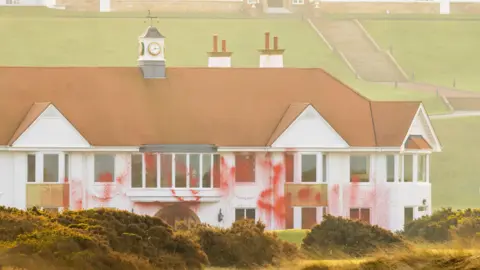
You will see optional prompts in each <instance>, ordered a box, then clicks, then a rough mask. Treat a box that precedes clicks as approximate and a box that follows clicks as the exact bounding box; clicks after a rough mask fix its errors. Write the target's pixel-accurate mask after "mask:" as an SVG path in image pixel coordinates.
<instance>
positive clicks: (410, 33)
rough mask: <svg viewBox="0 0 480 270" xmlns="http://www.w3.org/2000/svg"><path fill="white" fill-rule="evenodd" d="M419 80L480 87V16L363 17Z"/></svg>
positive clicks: (458, 86)
mask: <svg viewBox="0 0 480 270" xmlns="http://www.w3.org/2000/svg"><path fill="white" fill-rule="evenodd" d="M362 24H363V25H364V26H365V28H366V29H367V31H368V32H369V33H370V34H371V35H372V37H373V38H374V39H375V40H376V41H377V42H378V43H379V45H380V46H381V47H382V48H384V49H387V48H389V47H390V46H392V48H393V55H394V56H395V58H396V59H397V61H398V62H399V64H400V65H401V66H402V67H403V68H404V70H405V71H406V72H407V73H408V74H409V75H411V74H412V73H414V74H415V80H416V81H422V82H428V83H433V84H439V85H444V86H453V82H454V80H455V83H456V87H457V88H460V89H465V90H475V91H480V76H478V70H479V69H480V54H479V53H478V48H479V46H480V20H476V21H473V20H472V21H468V20H443V21H441V20H432V21H429V20H362Z"/></svg>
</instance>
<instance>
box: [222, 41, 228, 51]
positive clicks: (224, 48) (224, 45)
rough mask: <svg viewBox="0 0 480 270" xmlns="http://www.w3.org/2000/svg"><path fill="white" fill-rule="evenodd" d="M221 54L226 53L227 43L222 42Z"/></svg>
mask: <svg viewBox="0 0 480 270" xmlns="http://www.w3.org/2000/svg"><path fill="white" fill-rule="evenodd" d="M222 52H227V41H226V40H222Z"/></svg>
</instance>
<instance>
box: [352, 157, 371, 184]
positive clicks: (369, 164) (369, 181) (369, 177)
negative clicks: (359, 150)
mask: <svg viewBox="0 0 480 270" xmlns="http://www.w3.org/2000/svg"><path fill="white" fill-rule="evenodd" d="M352 157H365V158H366V161H367V168H366V169H367V173H368V181H367V182H362V181H360V182H358V183H371V182H372V172H373V170H372V165H373V162H372V155H371V154H369V153H366V154H350V155H349V156H348V163H349V172H348V174H349V183H353V182H352ZM358 183H357V184H358Z"/></svg>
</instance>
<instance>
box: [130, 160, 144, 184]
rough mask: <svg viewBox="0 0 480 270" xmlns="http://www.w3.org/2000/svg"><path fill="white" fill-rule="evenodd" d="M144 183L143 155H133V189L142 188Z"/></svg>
mask: <svg viewBox="0 0 480 270" xmlns="http://www.w3.org/2000/svg"><path fill="white" fill-rule="evenodd" d="M141 187H143V183H142V155H141V154H133V155H132V188H141Z"/></svg>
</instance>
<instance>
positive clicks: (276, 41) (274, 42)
mask: <svg viewBox="0 0 480 270" xmlns="http://www.w3.org/2000/svg"><path fill="white" fill-rule="evenodd" d="M273 49H274V50H278V37H273Z"/></svg>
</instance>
